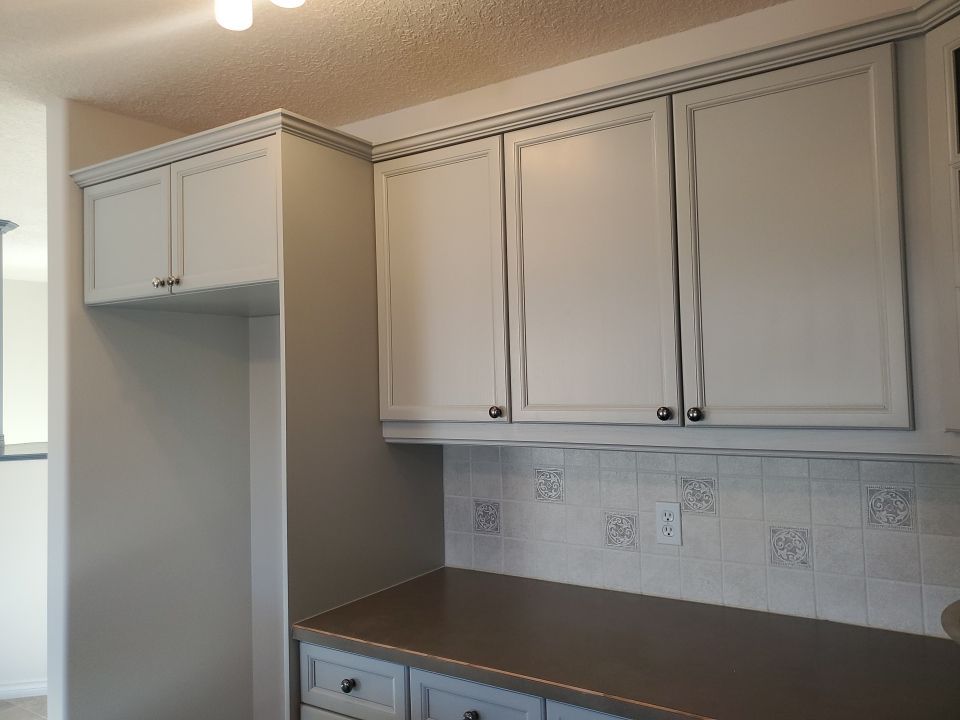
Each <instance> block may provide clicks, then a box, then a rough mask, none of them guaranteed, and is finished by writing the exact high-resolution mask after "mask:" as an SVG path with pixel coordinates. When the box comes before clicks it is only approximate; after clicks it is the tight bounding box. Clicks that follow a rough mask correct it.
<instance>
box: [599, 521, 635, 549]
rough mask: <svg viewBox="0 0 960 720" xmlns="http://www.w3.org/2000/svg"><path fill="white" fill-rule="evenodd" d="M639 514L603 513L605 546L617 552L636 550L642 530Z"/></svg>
mask: <svg viewBox="0 0 960 720" xmlns="http://www.w3.org/2000/svg"><path fill="white" fill-rule="evenodd" d="M637 525H638V523H637V514H636V513H624V512H604V513H603V527H604V535H603V544H604V545H605V546H606V547H608V548H613V549H616V550H636V549H637V547H638V542H639V540H638V538H639V536H640V530H639V528H638V527H637Z"/></svg>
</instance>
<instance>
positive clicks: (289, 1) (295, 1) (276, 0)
mask: <svg viewBox="0 0 960 720" xmlns="http://www.w3.org/2000/svg"><path fill="white" fill-rule="evenodd" d="M271 2H272V3H273V4H274V5H276V6H277V7H282V8H298V7H300V6H301V5H303V0H271Z"/></svg>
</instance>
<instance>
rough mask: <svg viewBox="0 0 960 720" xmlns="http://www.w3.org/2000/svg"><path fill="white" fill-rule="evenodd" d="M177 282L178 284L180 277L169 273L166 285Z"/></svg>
mask: <svg viewBox="0 0 960 720" xmlns="http://www.w3.org/2000/svg"><path fill="white" fill-rule="evenodd" d="M179 284H180V278H178V277H177V276H176V275H171V276H170V277H168V278H167V285H169V286H170V287H173V286H174V285H179Z"/></svg>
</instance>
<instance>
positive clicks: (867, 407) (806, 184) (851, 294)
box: [673, 45, 911, 428]
mask: <svg viewBox="0 0 960 720" xmlns="http://www.w3.org/2000/svg"><path fill="white" fill-rule="evenodd" d="M893 83H894V75H893V48H892V46H889V45H886V46H879V47H875V48H870V49H868V50H863V51H859V52H855V53H850V54H847V55H842V56H838V57H834V58H829V59H827V60H821V61H818V62H813V63H808V64H806V65H800V66H797V67H792V68H788V69H784V70H778V71H775V72H770V73H765V74H762V75H756V76H754V77H750V78H746V79H743V80H736V81H733V82H728V83H723V84H720V85H713V86H711V87H706V88H702V89H699V90H693V91H690V92H686V93H681V94H679V95H676V96H674V100H673V102H674V123H675V140H676V155H677V229H678V244H679V261H680V267H679V271H680V272H679V275H680V303H681V326H682V346H683V382H684V397H685V401H686V405H687V408H688V412H691V409H699V411H701V412H702V419H700V421H699V422H694V423H689V424H690V425H691V426H698V425H699V426H705V425H706V426H715V425H728V426H755V427H763V426H772V427H863V428H870V427H889V428H907V427H909V426H910V424H911V415H910V394H909V379H908V364H907V345H906V334H905V321H904V316H905V295H904V289H905V288H904V277H903V252H902V238H901V229H900V228H901V224H900V198H899V187H898V170H897V137H896V124H895V117H896V116H895V106H894V84H893ZM694 413H695V410H694Z"/></svg>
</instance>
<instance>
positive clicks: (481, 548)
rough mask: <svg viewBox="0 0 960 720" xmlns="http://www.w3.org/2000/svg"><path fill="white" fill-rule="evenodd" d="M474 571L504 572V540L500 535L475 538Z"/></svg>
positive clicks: (476, 536) (475, 536)
mask: <svg viewBox="0 0 960 720" xmlns="http://www.w3.org/2000/svg"><path fill="white" fill-rule="evenodd" d="M473 569H474V570H485V571H486V572H495V573H499V572H503V539H502V538H501V537H500V536H499V535H474V536H473Z"/></svg>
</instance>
